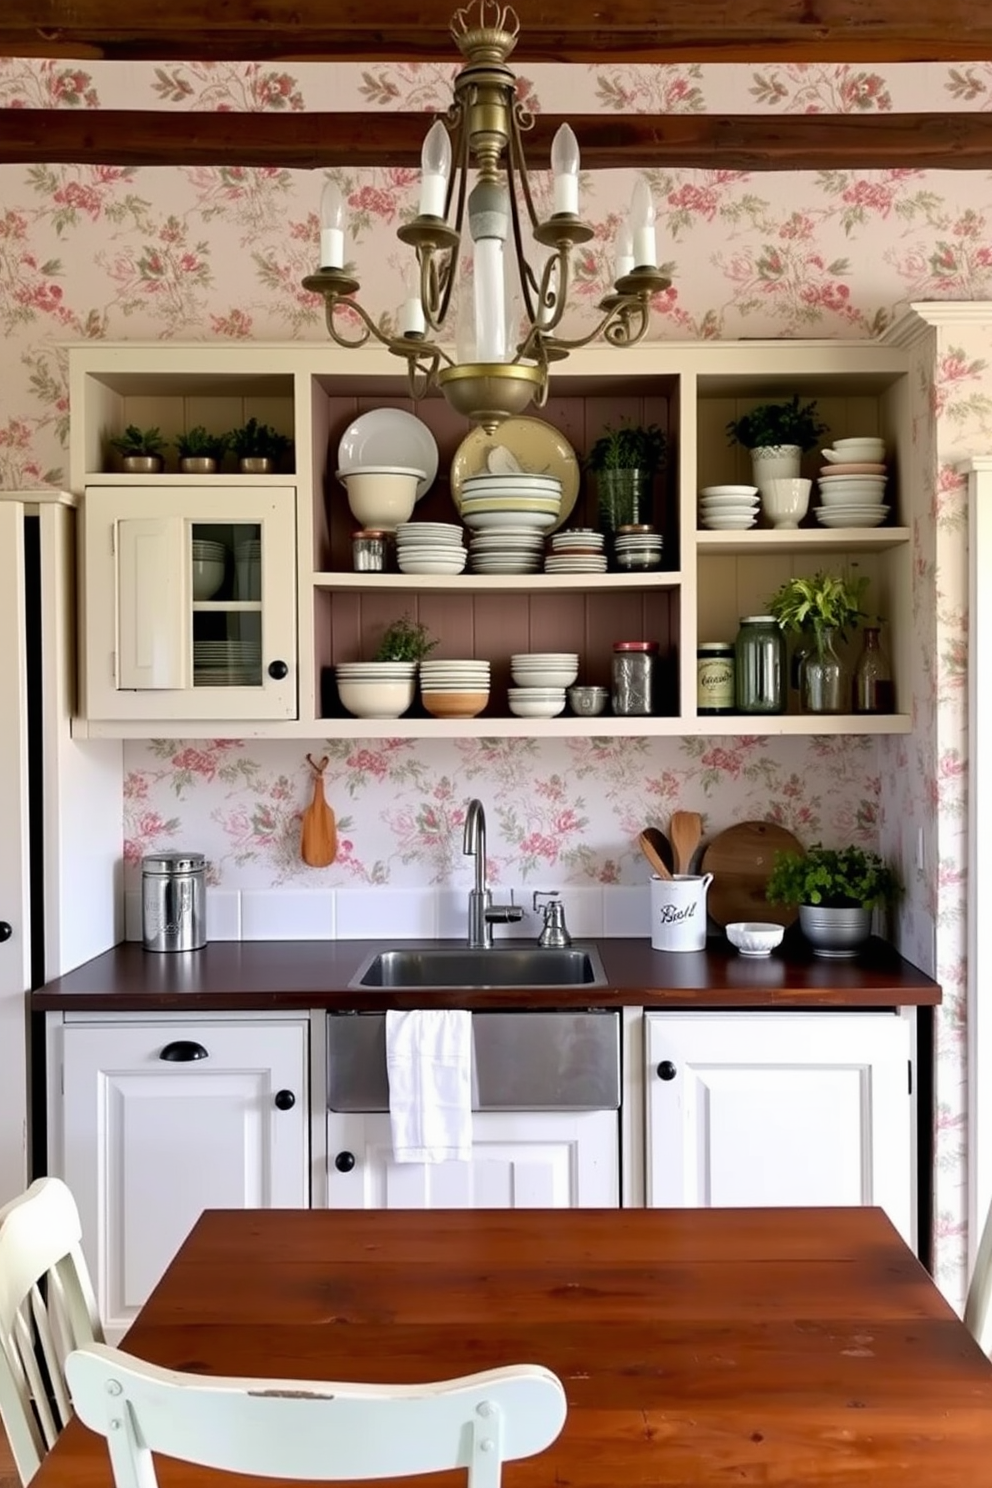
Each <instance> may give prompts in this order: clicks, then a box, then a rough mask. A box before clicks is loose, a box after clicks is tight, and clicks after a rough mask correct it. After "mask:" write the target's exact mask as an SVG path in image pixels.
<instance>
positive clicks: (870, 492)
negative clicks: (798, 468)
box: [813, 434, 892, 527]
mask: <svg viewBox="0 0 992 1488" xmlns="http://www.w3.org/2000/svg"><path fill="white" fill-rule="evenodd" d="M823 458H824V460H825V461H826V464H825V465H824V466H823V468H822V469H821V470H820V476H819V487H820V501H821V503H822V505H820V506H817V507H814V508H813V510H814V512H815V514H816V519H817V521H818V522H819V523H820V526H821V527H878V526H880V525H881V523H882V522H884V521H885V519H886V517H887V516H888V515H889V512H890V511H891V510H892V508H891V507H889V506H885V505H884V504H883V503H884V501H885V483H886V481H887V479H888V471H887V469H886V466H885V442H884V440H882V439H879V438H878V437H877V436H876V435H874V434H864V435H860V436H852V437H851V438H850V439H835V440H834V442H833V445H832V446H831V448H830V449H825V450H824V451H823Z"/></svg>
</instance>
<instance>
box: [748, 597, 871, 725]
mask: <svg viewBox="0 0 992 1488" xmlns="http://www.w3.org/2000/svg"><path fill="white" fill-rule="evenodd" d="M867 586H868V580H867V579H866V578H863V577H862V578H857V579H850V578H846V577H845V576H844V575H842V574H831V573H824V572H823V571H822V570H817V572H816V573H815V574H813V575H812V577H809V576H805V575H802V576H799V577H796V578H791V579H787V580H786V582H785V583H784V584H781V585H780V586H779V588H778V589H776V591H775V593H774V594H773V595H772V597H771V599H770V600H769V601H768V613H769V614H770V615H774V617H775V619H776V620H777V621H778V624H779V626H780V628H781V629H782V630H783V631H785V632H786V633H787V634H791V635H794V636H797V637H798V638H799V639H798V645H797V646H796V647H795V649H794V651H793V663H792V664H793V679H794V683H795V684H796V685H798V687H799V693H800V703H801V706H802V708H803V710H804V712H807V713H849V712H850V711H851V675H850V670H849V668H848V666H847V663H846V661H845V660H844V658H843V656H842V655H841V654H840V653H839V652H838V650H837V645H838V643H840V644H845V643H846V642H847V638H848V631H849V630H852V629H853V628H854V627H855V626H856V625H857V624H858V622H859V621H860V620H862V619H864V618H865V611H864V610H863V609H862V600H863V597H864V592H865V589H866V588H867Z"/></svg>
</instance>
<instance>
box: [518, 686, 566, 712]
mask: <svg viewBox="0 0 992 1488" xmlns="http://www.w3.org/2000/svg"><path fill="white" fill-rule="evenodd" d="M528 694H531V689H530V688H528V687H522V688H521V687H511V688H508V689H507V695H506V696H507V702H508V703H509V705H510V712H511V713H515V714H516V716H517V717H518V718H555V717H556V716H557V715H558V714H559V713H561V712H563V710H564V707H565V689H564V688H561V690H560V691H559V692H556V693H554V694H551V695H542V694H541V693H540V692H538V691H537V690H536V689H534V690H533V694H532V695H528Z"/></svg>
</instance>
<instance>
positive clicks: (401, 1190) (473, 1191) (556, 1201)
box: [327, 1111, 620, 1209]
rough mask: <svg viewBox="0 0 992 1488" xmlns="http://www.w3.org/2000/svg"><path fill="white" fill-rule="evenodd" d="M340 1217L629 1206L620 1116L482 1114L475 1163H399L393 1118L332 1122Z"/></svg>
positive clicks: (332, 1175)
mask: <svg viewBox="0 0 992 1488" xmlns="http://www.w3.org/2000/svg"><path fill="white" fill-rule="evenodd" d="M327 1153H328V1159H327V1167H328V1179H327V1190H328V1195H327V1202H328V1207H329V1208H331V1209H578V1208H613V1207H614V1206H615V1205H617V1204H618V1203H619V1201H620V1198H619V1195H620V1163H619V1125H618V1115H617V1112H616V1111H577V1112H568V1111H554V1112H548V1111H540V1112H539V1111H533V1112H532V1111H522V1112H514V1113H512V1114H511V1113H508V1112H502V1111H500V1112H486V1111H483V1112H476V1113H475V1114H474V1115H473V1117H472V1160H471V1161H470V1162H444V1163H397V1162H394V1161H393V1149H392V1139H391V1136H390V1128H389V1117H388V1116H387V1115H382V1114H378V1113H376V1114H373V1113H363V1114H358V1115H355V1114H350V1115H346V1114H342V1113H340V1112H337V1111H329V1112H328V1116H327Z"/></svg>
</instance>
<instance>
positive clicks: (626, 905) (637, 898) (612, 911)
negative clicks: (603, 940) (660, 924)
mask: <svg viewBox="0 0 992 1488" xmlns="http://www.w3.org/2000/svg"><path fill="white" fill-rule="evenodd" d="M603 934H604V935H635V936H640V935H644V936H647V937H650V935H651V886H650V884H617V885H614V886H613V887H612V888H609V889H604V890H603Z"/></svg>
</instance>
